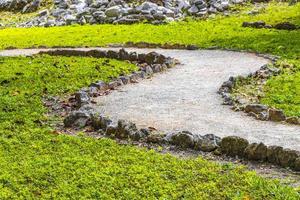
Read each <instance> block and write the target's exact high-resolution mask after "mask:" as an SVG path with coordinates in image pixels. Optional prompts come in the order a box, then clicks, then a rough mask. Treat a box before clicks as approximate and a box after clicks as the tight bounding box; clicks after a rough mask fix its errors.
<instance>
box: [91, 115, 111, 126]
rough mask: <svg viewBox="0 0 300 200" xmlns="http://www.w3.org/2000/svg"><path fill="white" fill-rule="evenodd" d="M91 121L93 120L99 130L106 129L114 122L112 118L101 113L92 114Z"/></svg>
mask: <svg viewBox="0 0 300 200" xmlns="http://www.w3.org/2000/svg"><path fill="white" fill-rule="evenodd" d="M91 121H92V127H93V128H94V129H95V130H99V129H102V130H106V128H107V127H108V126H109V125H110V124H111V123H112V120H111V119H109V118H108V117H104V116H101V115H94V116H92V118H91Z"/></svg>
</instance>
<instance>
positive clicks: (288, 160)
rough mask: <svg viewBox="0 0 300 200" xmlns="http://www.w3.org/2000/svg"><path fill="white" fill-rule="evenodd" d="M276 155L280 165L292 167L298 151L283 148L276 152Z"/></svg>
mask: <svg viewBox="0 0 300 200" xmlns="http://www.w3.org/2000/svg"><path fill="white" fill-rule="evenodd" d="M277 157H278V162H279V163H278V164H279V165H280V166H282V167H290V168H293V167H294V166H295V161H296V159H297V158H298V157H299V152H298V151H295V150H291V149H283V150H282V151H279V152H278V155H277Z"/></svg>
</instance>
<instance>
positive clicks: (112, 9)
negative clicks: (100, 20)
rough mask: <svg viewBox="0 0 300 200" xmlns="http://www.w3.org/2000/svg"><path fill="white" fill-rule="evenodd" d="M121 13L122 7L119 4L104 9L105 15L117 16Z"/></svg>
mask: <svg viewBox="0 0 300 200" xmlns="http://www.w3.org/2000/svg"><path fill="white" fill-rule="evenodd" d="M121 14H122V7H121V6H113V7H110V8H108V9H106V11H105V15H106V16H107V17H119V16H120V15H121Z"/></svg>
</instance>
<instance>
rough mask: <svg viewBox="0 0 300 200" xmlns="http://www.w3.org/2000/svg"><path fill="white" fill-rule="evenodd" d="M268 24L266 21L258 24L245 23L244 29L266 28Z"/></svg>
mask: <svg viewBox="0 0 300 200" xmlns="http://www.w3.org/2000/svg"><path fill="white" fill-rule="evenodd" d="M265 25H266V23H265V22H264V21H257V22H243V24H242V26H243V27H251V28H264V27H265Z"/></svg>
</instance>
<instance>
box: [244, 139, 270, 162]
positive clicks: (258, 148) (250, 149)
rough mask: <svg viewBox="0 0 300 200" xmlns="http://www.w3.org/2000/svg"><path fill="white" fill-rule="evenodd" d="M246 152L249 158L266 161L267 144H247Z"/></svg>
mask: <svg viewBox="0 0 300 200" xmlns="http://www.w3.org/2000/svg"><path fill="white" fill-rule="evenodd" d="M244 153H245V157H246V158H247V159H249V160H257V161H265V160H266V159H267V146H266V145H264V144H263V143H259V144H257V143H252V144H250V145H248V146H247V148H246V149H245V152H244Z"/></svg>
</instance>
